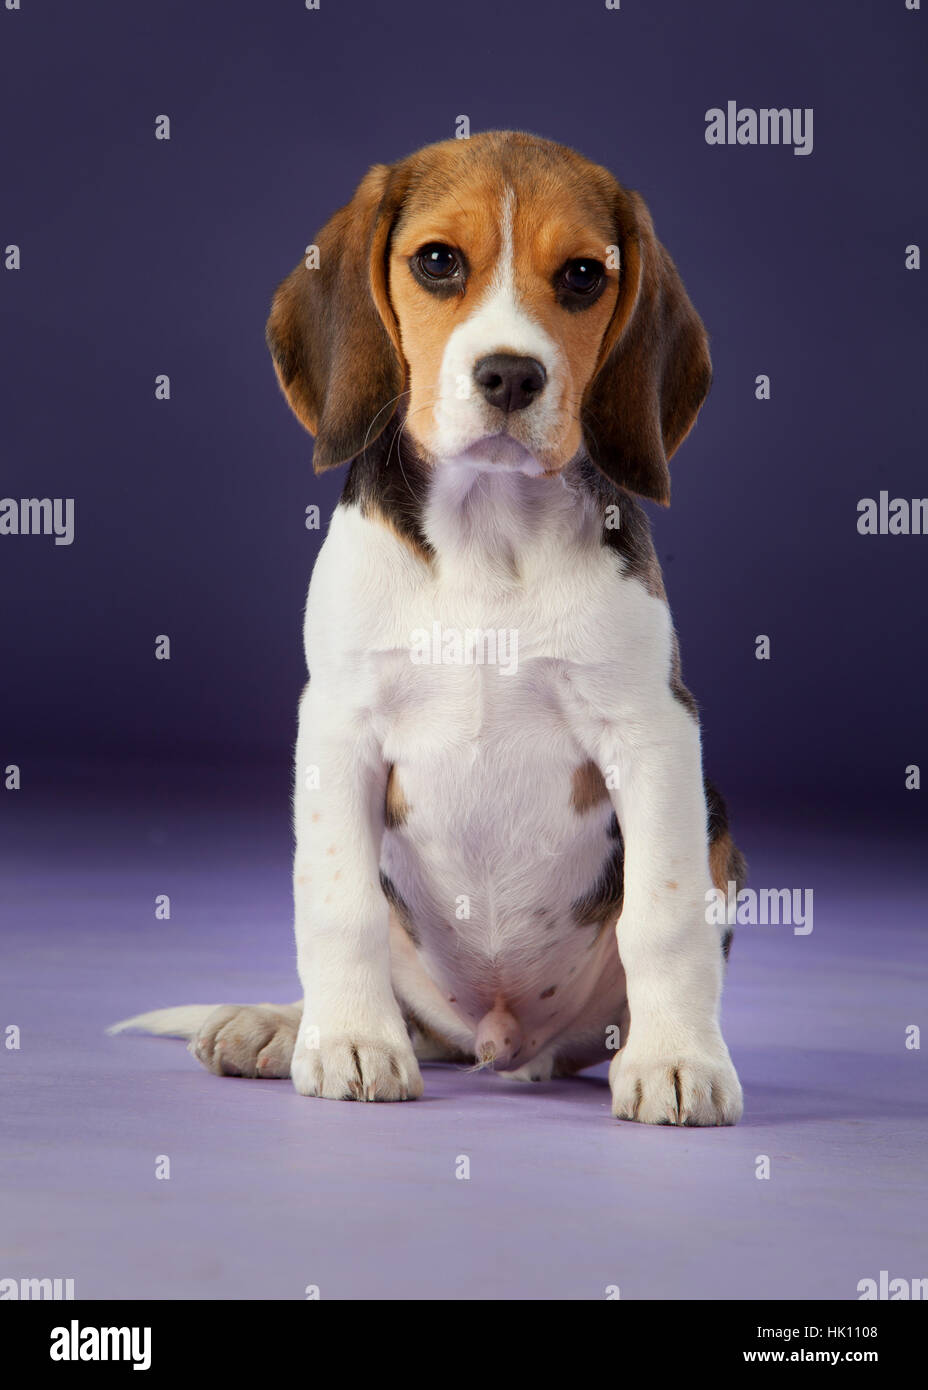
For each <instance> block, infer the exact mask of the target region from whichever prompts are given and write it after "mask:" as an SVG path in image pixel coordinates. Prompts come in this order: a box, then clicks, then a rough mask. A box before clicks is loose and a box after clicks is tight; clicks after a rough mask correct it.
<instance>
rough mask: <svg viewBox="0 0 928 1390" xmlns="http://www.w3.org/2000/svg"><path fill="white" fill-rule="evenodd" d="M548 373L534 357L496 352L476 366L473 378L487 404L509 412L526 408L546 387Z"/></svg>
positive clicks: (506, 412) (508, 413)
mask: <svg viewBox="0 0 928 1390" xmlns="http://www.w3.org/2000/svg"><path fill="white" fill-rule="evenodd" d="M547 378H548V374H547V372H546V371H545V369H544V367H543V366H542V364H541V363H540V362H539V361H538V360H537V359H536V358H534V357H517V356H515V354H514V353H511V352H493V353H491V354H490V355H489V357H481V359H480V361H479V362H478V363H477V364H476V366H475V367H474V381H475V382H476V383H477V386H478V388H479V390H480V392H481V394H482V395H483V398H484V400H485V401H486V402H487V403H488V405H492V406H495V407H496V408H497V409H498V410H502V411H504V412H505V414H507V415H511V414H512V412H513V411H516V410H525V408H526V406H529V405H532V404H533V402H534V401H536V400H537V399H538V397H539V396H540V395H541V393H542V391H543V390H544V389H545V382H546V381H547Z"/></svg>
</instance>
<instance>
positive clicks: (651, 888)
mask: <svg viewBox="0 0 928 1390" xmlns="http://www.w3.org/2000/svg"><path fill="white" fill-rule="evenodd" d="M655 714H656V717H652V719H651V721H649V723H650V732H649V734H648V735H647V737H641V736H639V737H638V738H636V739H634V740H633V741H631V742H629V743H627V744H626V745H625V747H624V749H623V755H622V758H621V766H622V776H621V778H620V780H621V783H622V785H621V788H620V789H619V791H618V792H617V793H616V794H615V809H616V814H617V815H618V818H619V822H620V824H621V827H622V834H623V838H624V841H625V895H624V901H623V907H622V915H621V917H620V918H619V921H618V924H617V927H616V932H617V937H618V945H619V955H620V956H621V959H622V964H623V966H624V968H625V975H626V981H627V990H628V1003H629V1009H630V1014H631V1025H630V1031H629V1036H628V1040H627V1042H626V1045H625V1047H624V1048H623V1049H622V1051H621V1052H619V1053H617V1054H616V1056H615V1058H614V1059H613V1062H612V1065H611V1067H610V1069H609V1081H610V1085H611V1087H612V1096H613V1112H614V1114H616V1115H617V1116H619V1117H620V1118H623V1119H632V1120H642V1121H645V1122H648V1123H651V1124H689V1125H722V1124H734V1123H735V1122H736V1121H737V1120H738V1119H739V1117H740V1115H741V1111H742V1096H741V1086H740V1084H739V1082H738V1077H737V1075H736V1073H735V1069H734V1067H733V1066H732V1062H731V1058H730V1057H729V1055H728V1048H727V1047H726V1046H725V1043H724V1041H723V1038H722V1034H721V1031H720V1028H719V1022H718V1010H719V999H720V995H721V986H722V954H721V948H720V941H719V933H718V928H717V927H716V926H714V925H712V924H711V923H709V922H707V920H706V890H707V889H708V888H710V887H711V880H710V875H709V864H708V851H707V832H706V803H705V794H704V791H703V779H702V769H701V753H700V744H699V730H698V726H697V724H696V722H695V720H693V719H692V718H691V717H690V716H689V714H688V713H687V712H686V711H685V710H684V709H683V707H682V706H681V705H680V704H679V703H678V702H677V701H676V700H674V699H673V698H672V697H670V696H668V699H667V704H666V705H665V706H664V708H663V709H661V710H660V711H657V712H655ZM655 730H657V737H656V738H655V737H654V731H655ZM639 734H640V730H639Z"/></svg>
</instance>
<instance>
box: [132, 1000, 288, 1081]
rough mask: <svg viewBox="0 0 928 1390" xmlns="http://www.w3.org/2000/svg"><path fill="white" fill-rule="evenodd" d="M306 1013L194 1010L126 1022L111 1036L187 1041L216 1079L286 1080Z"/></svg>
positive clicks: (249, 1007) (223, 1007) (284, 1007)
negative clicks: (147, 1035)
mask: <svg viewBox="0 0 928 1390" xmlns="http://www.w3.org/2000/svg"><path fill="white" fill-rule="evenodd" d="M302 1012H303V1002H302V1000H300V1001H299V1003H296V1004H219V1005H217V1004H191V1005H185V1006H183V1007H181V1008H176V1009H155V1010H154V1011H153V1012H151V1013H147V1014H139V1015H138V1016H137V1017H135V1018H127V1019H123V1021H122V1022H121V1023H114V1024H113V1026H112V1027H111V1028H108V1029H107V1032H108V1033H127V1032H138V1033H154V1034H156V1035H157V1036H160V1037H168V1038H189V1040H190V1041H189V1042H188V1044H187V1050H188V1052H192V1053H193V1055H194V1057H196V1058H197V1060H198V1061H200V1062H202V1063H203V1065H204V1067H206V1069H207V1071H211V1072H213V1073H214V1074H215V1075H216V1076H253V1077H262V1078H274V1079H278V1078H281V1077H288V1076H289V1075H290V1059H291V1057H292V1056H293V1047H294V1043H295V1042H296V1032H297V1029H298V1027H299V1026H300V1016H301V1015H302Z"/></svg>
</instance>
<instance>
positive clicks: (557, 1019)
mask: <svg viewBox="0 0 928 1390" xmlns="http://www.w3.org/2000/svg"><path fill="white" fill-rule="evenodd" d="M512 196H513V195H512V194H511V193H510V194H508V195H507V197H506V198H505V199H504V203H503V207H502V209H501V222H502V228H501V230H502V235H501V246H502V250H501V256H500V262H499V265H498V267H497V271H496V274H495V276H494V278H493V282H492V285H491V287H490V289H489V291H488V293H487V295H486V296H485V298H484V300H483V302H482V303H481V304H478V306H477V307H476V309H475V311H474V312H473V313H472V314H471V316H470V317H469V318H468V319H467V320H466V321H465V322H464V323H462V324H461V325H460V326H459V327H458V328H457V329H456V330H455V331H454V332H453V333H452V334H451V336H450V338H449V340H448V343H447V347H446V352H445V358H444V361H443V363H442V367H441V399H440V402H439V405H438V407H437V408H436V425H437V427H438V430H439V441H440V445H441V448H440V450H439V455H440V457H439V458H437V459H436V460H435V461H434V463H433V466H432V470H431V483H430V491H429V496H428V499H427V504H426V507H425V513H424V529H425V532H426V535H427V537H428V539H429V541H430V542H431V544H432V546H433V548H434V552H435V559H434V562H433V563H431V564H429V563H427V562H426V561H425V560H424V559H421V558H419V556H418V555H417V554H416V553H415V551H414V550H413V549H411V548H410V547H409V546H407V545H406V544H405V543H404V542H403V541H402V540H401V539H400V538H399V537H398V536H397V535H396V534H395V533H394V532H393V531H391V530H390V529H389V528H388V527H386V526H384V525H382V524H381V523H380V522H379V521H377V520H374V519H370V520H369V519H366V518H365V517H364V516H363V515H362V514H361V511H360V510H359V509H358V508H356V507H345V506H339V507H338V508H337V509H336V511H335V514H334V516H333V519H332V523H331V526H330V529H329V533H328V535H327V537H326V540H325V543H324V544H323V546H322V549H321V552H320V554H319V558H318V560H317V563H316V567H315V571H314V573H313V577H312V582H311V585H310V590H309V598H308V602H307V608H306V621H305V631H304V640H305V650H306V659H307V664H308V666H309V670H310V675H311V679H310V683H309V685H308V687H307V689H306V691H305V692H304V696H303V699H302V701H301V704H300V714H299V735H298V741H297V751H296V794H295V802H294V825H295V832H296V853H295V858H294V899H295V912H296V945H297V957H298V966H299V972H300V979H301V981H302V984H303V989H304V1007H303V1013H302V1018H301V1021H300V1024H299V1032H298V1035H297V1038H296V1044H295V1048H294V1051H293V1056H292V1065H291V1068H290V1069H291V1072H292V1076H293V1080H294V1084H295V1085H296V1088H297V1090H299V1091H301V1092H302V1093H304V1094H312V1095H322V1096H333V1097H341V1096H346V1095H355V1096H358V1098H380V1099H403V1098H405V1097H407V1096H415V1095H417V1094H419V1092H420V1090H421V1086H422V1083H421V1078H420V1075H419V1069H418V1064H417V1061H416V1056H415V1055H414V1050H413V1046H412V1043H411V1040H410V1033H409V1030H408V1029H407V1026H406V1023H405V1022H404V1012H406V1011H409V1010H411V1011H412V1013H413V1014H414V1015H415V1017H416V1018H417V1019H418V1020H419V1021H420V1023H422V1024H424V1025H426V1027H427V1028H428V1029H429V1030H432V1031H433V1032H434V1033H436V1034H439V1035H440V1036H441V1037H443V1038H444V1039H445V1040H446V1041H447V1044H448V1045H449V1047H450V1048H451V1049H455V1048H456V1049H459V1050H462V1051H464V1052H470V1053H476V1054H477V1056H478V1059H483V1057H484V1056H485V1055H486V1056H490V1055H493V1054H495V1060H496V1063H497V1065H498V1066H501V1067H508V1068H509V1069H510V1070H511V1071H512V1073H513V1074H514V1075H517V1076H521V1077H530V1078H532V1079H539V1078H543V1077H546V1076H548V1075H550V1073H551V1070H552V1066H554V1065H556V1063H557V1060H558V1058H566V1059H567V1060H568V1061H571V1060H572V1061H574V1062H576V1060H577V1058H580V1059H581V1062H582V1064H588V1063H589V1062H592V1061H595V1060H597V1059H598V1058H605V1057H608V1056H610V1055H612V1054H611V1053H610V1051H609V1047H608V1044H607V1040H608V1039H609V1038H610V1037H611V1038H613V1040H614V1039H615V1038H616V1037H618V1036H620V1037H621V1041H622V1043H623V1044H624V1047H623V1050H622V1051H621V1052H619V1053H617V1054H615V1056H614V1060H613V1063H612V1067H611V1069H610V1080H611V1084H612V1090H613V1097H614V1110H615V1113H616V1114H618V1115H627V1116H634V1117H637V1118H639V1119H644V1120H650V1121H654V1122H659V1121H661V1120H671V1121H678V1122H683V1121H689V1122H694V1123H702V1124H712V1123H725V1122H731V1121H733V1120H735V1119H737V1118H738V1116H739V1114H740V1111H741V1091H740V1087H739V1084H738V1080H737V1077H736V1075H735V1072H734V1068H733V1067H732V1064H731V1061H730V1059H729V1056H728V1052H727V1049H726V1047H725V1044H724V1042H723V1041H722V1037H721V1034H720V1032H719V1026H718V1004H719V995H720V989H721V975H722V962H721V954H720V949H719V935H718V930H717V928H716V927H714V926H711V925H709V924H708V923H707V921H706V915H705V902H706V891H707V889H709V888H710V886H711V881H710V874H709V865H708V853H707V838H706V808H705V801H704V793H703V783H702V773H701V753H700V741H699V731H698V726H697V724H696V722H695V721H694V719H693V718H692V717H691V715H690V714H689V713H688V711H687V710H686V709H685V708H684V707H683V705H682V704H681V703H680V701H679V700H678V699H676V698H675V697H674V695H673V693H672V690H671V686H670V675H671V664H672V644H673V632H672V626H671V621H670V615H669V612H668V609H667V606H666V603H665V602H664V601H663V600H662V599H659V598H657V597H655V596H653V595H652V594H650V593H649V592H648V591H647V589H646V588H645V586H644V585H643V584H641V583H640V582H639V581H637V580H636V579H633V578H630V577H628V576H626V575H625V574H623V572H622V565H621V562H620V561H619V559H618V557H617V555H616V553H615V552H614V551H612V550H610V549H608V548H605V547H604V546H603V545H602V541H601V534H602V518H601V516H600V515H599V514H598V513H597V511H596V509H595V508H594V505H593V502H592V500H591V499H590V498H589V497H588V495H587V494H586V493H585V492H584V490H583V489H582V487H581V486H580V485H579V482H578V477H577V473H576V470H575V468H573V467H568V468H567V469H566V470H565V471H564V473H563V474H562V475H561V476H560V477H557V478H551V477H543V476H538V474H539V471H540V470H539V466H538V463H537V459H536V458H535V454H534V453H533V450H536V451H542V450H543V449H544V448H546V447H549V446H550V443H551V440H552V438H553V437H554V436H555V435H556V432H557V430H558V429H559V428H562V427H563V421H564V415H565V402H564V393H565V391H566V389H567V386H568V383H567V381H566V375H565V373H566V368H565V367H564V364H563V363H562V362H561V361H560V359H559V356H558V352H557V348H556V346H555V345H554V344H553V343H552V342H551V340H550V339H549V337H548V335H546V334H545V333H544V331H543V329H542V328H541V327H540V325H538V324H537V323H535V322H533V320H532V319H531V318H530V316H528V315H527V314H526V313H525V312H524V310H523V309H522V307H521V306H520V304H519V303H518V297H517V294H516V289H515V281H514V275H513V261H512V258H513V249H512V215H513V202H512ZM498 350H508V351H510V352H516V353H524V354H527V355H531V356H535V357H537V358H538V359H539V360H540V361H542V362H543V364H544V366H545V368H546V370H547V372H548V387H547V389H546V391H545V393H544V394H543V395H542V397H541V398H540V399H539V400H538V401H537V402H535V403H534V404H533V405H532V406H531V407H530V408H529V409H527V410H525V411H522V412H519V414H520V416H522V417H524V418H523V419H522V420H521V422H520V428H521V429H522V431H523V433H522V434H521V436H520V438H521V440H522V443H523V448H522V450H521V451H519V450H515V451H514V452H513V453H512V456H511V457H510V458H503V459H502V460H501V458H500V456H499V455H498V454H497V453H495V452H494V450H493V448H492V447H489V446H488V447H486V448H485V447H484V445H483V444H482V443H481V441H482V440H484V439H485V437H486V435H487V416H486V413H485V408H484V406H483V405H482V404H481V402H480V401H479V400H477V399H476V398H474V397H470V398H468V399H460V398H459V397H458V395H457V394H456V393H455V388H456V385H457V383H458V381H459V380H460V379H461V377H462V376H467V377H469V374H470V373H471V372H472V369H473V366H474V363H475V362H476V361H477V360H479V358H480V357H481V356H483V355H485V354H486V353H489V352H494V351H498ZM435 623H438V624H440V626H441V629H442V630H443V631H447V630H457V631H465V630H467V629H477V628H479V629H483V630H487V629H497V630H506V631H507V632H511V631H515V632H516V633H517V635H518V665H517V668H516V669H515V670H510V671H507V672H504V671H503V670H502V668H501V667H499V666H493V665H486V664H484V665H473V664H471V665H464V664H457V665H454V664H428V665H422V664H417V663H416V662H414V661H413V659H412V653H411V647H412V644H413V641H414V633H415V632H416V631H417V630H421V629H425V630H428V631H430V630H431V629H432V627H433V624H435ZM587 761H593V762H594V763H595V764H596V765H597V766H598V767H599V769H600V770H601V771H602V772H603V773H604V774H608V781H609V783H611V784H615V783H616V782H617V785H614V787H613V790H612V791H611V802H608V803H607V802H603V803H601V804H599V805H597V806H594V807H592V808H590V809H588V810H586V811H584V812H583V813H582V814H580V813H578V811H576V810H575V809H574V808H573V806H572V805H571V789H572V781H573V776H574V774H575V772H576V770H577V769H578V768H579V767H580V766H581V765H583V764H584V763H586V762H587ZM391 765H392V766H393V767H394V768H395V776H396V777H397V778H398V780H399V785H400V788H401V791H402V795H403V797H404V798H405V801H406V803H408V813H407V815H406V816H405V820H404V823H403V824H402V825H401V826H398V827H396V828H391V829H387V828H386V825H385V813H384V807H385V794H386V787H387V777H388V771H389V768H390V766H391ZM613 811H614V812H615V814H616V815H617V817H618V820H619V823H620V825H621V828H622V833H623V838H624V842H625V898H624V906H623V911H622V915H621V918H620V920H619V923H618V926H617V928H614V927H613V924H612V923H610V922H606V923H604V924H602V926H603V929H602V930H600V929H599V928H598V927H596V926H593V927H590V926H583V927H581V926H578V925H577V924H576V918H575V914H574V911H573V905H574V904H575V903H576V901H577V900H578V899H580V898H582V897H583V896H584V894H586V893H587V892H589V891H590V890H591V889H592V887H593V885H594V884H595V882H596V880H597V878H598V876H599V874H600V872H601V871H602V870H603V868H604V866H605V862H606V859H607V856H608V853H609V849H610V842H609V838H608V834H607V830H608V825H609V821H610V819H611V816H612V813H613ZM381 870H383V871H384V872H385V873H386V874H387V875H388V876H389V879H390V880H391V881H392V884H393V885H394V888H395V890H396V891H397V892H398V894H399V895H400V897H401V898H402V900H403V902H404V904H405V905H406V907H407V908H408V911H409V916H410V919H411V921H412V924H413V930H414V938H415V939H413V937H412V936H410V935H409V934H407V932H406V931H405V930H404V929H403V927H402V925H401V924H400V922H399V921H398V920H397V918H396V917H392V918H391V912H390V909H389V907H388V903H387V900H386V898H385V895H384V892H383V891H382V889H381V886H380V881H379V877H380V873H381ZM464 905H466V911H463V910H462V907H463V906H464ZM552 987H553V993H552ZM629 1017H630V1018H631V1024H630V1032H629ZM134 1022H137V1023H141V1022H143V1020H135V1021H134ZM246 1022H247V1028H245V1029H244V1032H243V1031H242V1030H239V1032H238V1033H236V1029H235V1021H234V1019H233V1020H232V1023H231V1024H230V1023H229V1017H228V1014H227V1013H220V1014H218V1015H217V1016H216V1017H215V1018H214V1020H213V1023H212V1025H211V1026H210V1028H209V1029H207V1030H206V1031H207V1033H208V1035H209V1036H208V1037H207V1038H206V1040H205V1041H203V1040H202V1039H201V1043H202V1045H201V1043H198V1045H197V1046H198V1048H199V1049H200V1051H203V1052H204V1060H206V1061H207V1064H208V1065H211V1066H212V1067H213V1069H214V1070H219V1069H222V1068H223V1067H224V1066H226V1065H234V1066H236V1067H237V1068H238V1069H239V1070H241V1071H243V1072H244V1073H245V1074H261V1065H262V1064H261V1063H256V1062H255V1059H254V1056H253V1055H251V1054H249V1055H248V1056H245V1057H243V1056H242V1055H241V1049H242V1048H243V1047H244V1046H245V1044H244V1043H243V1041H242V1039H243V1037H246V1035H247V1038H246V1041H247V1039H256V1040H257V1041H255V1042H254V1043H253V1045H251V1053H252V1054H253V1053H254V1052H255V1050H256V1048H257V1047H258V1046H259V1044H260V1046H261V1047H263V1048H264V1049H265V1053H264V1054H263V1055H265V1056H266V1055H267V1049H268V1048H270V1049H271V1051H272V1054H273V1055H272V1060H271V1062H270V1063H269V1064H268V1065H270V1067H271V1072H270V1073H269V1074H279V1072H278V1071H275V1070H274V1068H275V1067H276V1068H278V1069H279V1068H280V1067H283V1068H284V1070H285V1068H286V1063H285V1061H284V1062H281V1061H280V1057H281V1056H283V1055H284V1054H285V1053H286V1052H287V1051H288V1050H289V1046H290V1043H291V1042H292V1030H293V1028H295V1026H296V1019H295V1013H294V1011H293V1010H290V1011H288V1012H286V1013H285V1015H283V1022H282V1021H281V1015H280V1012H279V1011H278V1013H277V1014H276V1015H274V1016H271V1015H269V1014H255V1012H254V1011H253V1010H252V1011H250V1013H249V1015H248V1019H247V1020H246ZM121 1026H127V1025H121ZM288 1030H289V1031H288ZM609 1030H612V1032H611V1033H610V1031H609ZM159 1031H167V1028H166V1027H160V1028H159ZM217 1038H218V1040H219V1042H220V1043H221V1044H222V1047H223V1048H225V1049H226V1051H225V1052H224V1054H223V1056H222V1057H219V1058H218V1060H217V1051H221V1050H222V1049H221V1048H218V1046H217ZM268 1039H270V1042H268ZM434 1046H435V1045H434V1043H433V1042H430V1043H429V1048H432V1049H433V1050H432V1051H428V1049H426V1050H425V1051H423V1049H422V1048H420V1055H435V1053H434ZM236 1047H237V1048H239V1049H240V1051H239V1052H235V1053H233V1054H232V1061H231V1062H230V1061H229V1057H230V1054H229V1052H228V1048H233V1049H234V1048H236ZM487 1048H489V1051H487ZM440 1050H441V1049H440V1047H439V1049H438V1051H439V1053H440ZM198 1055H200V1052H199V1051H198Z"/></svg>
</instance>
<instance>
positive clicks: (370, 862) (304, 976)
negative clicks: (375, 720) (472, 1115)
mask: <svg viewBox="0 0 928 1390" xmlns="http://www.w3.org/2000/svg"><path fill="white" fill-rule="evenodd" d="M386 775H387V769H386V767H385V766H384V765H383V763H382V760H381V759H380V755H379V749H377V748H376V747H375V746H374V743H373V740H372V738H371V735H370V733H369V729H368V727H367V725H366V722H365V717H364V714H363V713H362V712H360V711H358V710H356V709H353V708H351V707H350V704H349V705H348V706H347V707H346V702H345V700H344V695H342V697H341V699H336V698H334V697H333V698H324V697H323V695H322V692H321V691H320V689H319V687H318V686H317V683H316V682H315V681H313V683H312V684H311V685H310V686H309V687H308V688H307V691H306V693H305V694H304V697H303V700H302V702H301V706H300V728H299V735H298V739H297V767H296V793H295V831H296V853H295V857H294V869H293V887H294V901H295V909H296V946H297V962H298V966H299V973H300V980H301V981H302V984H303V997H304V1005H303V1017H302V1020H301V1023H300V1028H299V1032H298V1034H297V1040H296V1047H295V1048H294V1053H293V1061H292V1063H291V1075H292V1077H293V1084H294V1085H295V1087H296V1089H297V1090H298V1091H299V1092H300V1093H301V1094H302V1095H306V1096H324V1097H326V1098H327V1099H330V1100H408V1099H412V1098H413V1097H415V1096H419V1095H421V1094H422V1078H421V1076H420V1073H419V1067H418V1064H417V1062H416V1059H415V1056H414V1055H413V1051H412V1047H411V1045H410V1041H409V1035H408V1033H407V1030H406V1026H405V1024H404V1022H403V1018H402V1015H401V1013H400V1009H399V1007H398V1005H397V1002H396V998H395V996H394V994H393V989H392V986H391V983H390V941H389V907H388V904H387V901H386V899H385V897H384V895H383V891H382V889H381V887H380V871H379V859H380V842H381V839H382V836H383V829H384V796H385V790H386Z"/></svg>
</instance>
